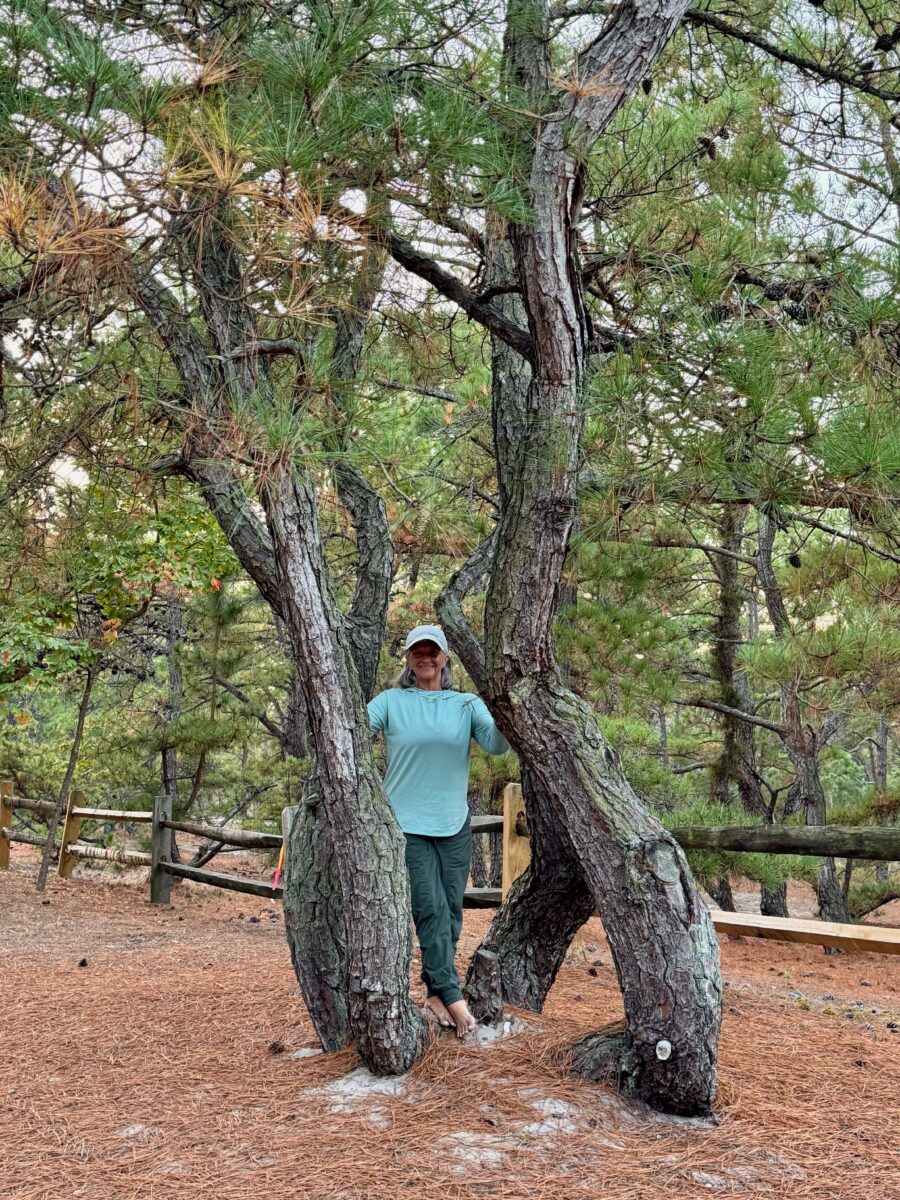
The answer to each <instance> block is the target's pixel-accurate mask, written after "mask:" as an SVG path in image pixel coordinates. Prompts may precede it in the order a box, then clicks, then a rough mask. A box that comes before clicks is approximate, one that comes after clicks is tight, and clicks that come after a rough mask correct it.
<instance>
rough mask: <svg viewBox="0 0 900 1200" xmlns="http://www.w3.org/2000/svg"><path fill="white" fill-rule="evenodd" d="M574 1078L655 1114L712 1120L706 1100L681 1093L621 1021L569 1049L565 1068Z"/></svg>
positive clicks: (590, 1035)
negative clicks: (609, 1090)
mask: <svg viewBox="0 0 900 1200" xmlns="http://www.w3.org/2000/svg"><path fill="white" fill-rule="evenodd" d="M569 1069H570V1070H571V1072H572V1074H574V1075H580V1076H582V1077H583V1078H585V1079H590V1080H592V1081H593V1082H594V1083H599V1084H602V1085H604V1086H606V1087H614V1088H615V1089H616V1091H618V1092H619V1093H620V1094H621V1095H623V1096H626V1097H628V1098H629V1099H633V1100H639V1101H641V1102H642V1103H643V1104H646V1105H647V1106H648V1108H652V1109H654V1110H655V1111H657V1112H662V1113H667V1114H669V1115H671V1116H678V1117H700V1118H710V1117H712V1115H713V1114H712V1106H711V1102H710V1100H708V1099H707V1098H705V1097H704V1098H702V1099H700V1100H698V1099H696V1098H695V1097H693V1096H691V1095H690V1094H685V1091H684V1090H682V1089H680V1088H679V1087H678V1085H677V1080H676V1079H675V1077H674V1073H673V1071H672V1070H671V1069H670V1070H668V1071H666V1070H665V1064H664V1063H663V1062H660V1061H658V1059H657V1057H656V1056H653V1057H652V1058H650V1059H649V1060H648V1056H647V1053H646V1050H645V1051H644V1053H643V1054H642V1053H641V1052H640V1050H639V1048H638V1046H637V1044H636V1043H635V1041H634V1039H633V1038H632V1036H631V1034H630V1032H629V1030H628V1026H627V1024H626V1022H625V1021H613V1022H612V1023H611V1024H609V1025H605V1026H604V1027H603V1028H602V1029H600V1030H598V1031H597V1032H596V1033H591V1034H588V1036H587V1037H583V1038H580V1039H579V1040H578V1041H577V1042H575V1043H574V1045H573V1047H572V1057H571V1061H570V1068H569Z"/></svg>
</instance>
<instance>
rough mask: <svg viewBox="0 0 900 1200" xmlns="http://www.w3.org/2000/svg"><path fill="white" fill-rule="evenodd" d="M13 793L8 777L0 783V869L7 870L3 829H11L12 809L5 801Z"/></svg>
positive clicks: (7, 850) (7, 859) (5, 842)
mask: <svg viewBox="0 0 900 1200" xmlns="http://www.w3.org/2000/svg"><path fill="white" fill-rule="evenodd" d="M12 794H13V785H12V783H11V782H10V781H9V780H8V779H4V780H3V782H2V783H0V871H8V870H9V841H8V839H7V838H5V837H4V836H3V830H4V829H12V818H13V810H12V809H11V808H10V807H9V805H8V804H7V803H6V798H7V796H11V795H12Z"/></svg>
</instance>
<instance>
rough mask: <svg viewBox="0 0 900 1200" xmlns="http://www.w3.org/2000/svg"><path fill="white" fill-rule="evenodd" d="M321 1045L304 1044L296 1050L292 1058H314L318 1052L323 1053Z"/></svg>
mask: <svg viewBox="0 0 900 1200" xmlns="http://www.w3.org/2000/svg"><path fill="white" fill-rule="evenodd" d="M321 1053H322V1048H321V1046H304V1047H303V1048H302V1049H300V1050H294V1051H293V1052H292V1054H291V1058H313V1057H314V1056H315V1055H316V1054H321Z"/></svg>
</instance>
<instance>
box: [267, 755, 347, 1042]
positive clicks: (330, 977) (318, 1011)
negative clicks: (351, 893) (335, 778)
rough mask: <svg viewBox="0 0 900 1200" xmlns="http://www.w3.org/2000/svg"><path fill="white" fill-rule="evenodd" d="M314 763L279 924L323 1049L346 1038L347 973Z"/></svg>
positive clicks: (292, 844)
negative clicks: (282, 920) (282, 924)
mask: <svg viewBox="0 0 900 1200" xmlns="http://www.w3.org/2000/svg"><path fill="white" fill-rule="evenodd" d="M320 800H321V798H320V796H319V791H318V778H317V774H316V768H315V763H313V764H312V765H311V766H310V769H309V771H308V773H307V776H306V780H305V782H304V788H303V797H302V800H301V803H300V808H299V810H298V813H297V816H296V818H295V820H294V824H293V827H292V829H291V831H290V835H289V844H288V848H287V849H288V852H287V855H286V858H285V862H286V867H287V869H286V871H285V878H284V896H283V904H284V925H285V933H286V935H287V940H288V945H289V947H290V951H291V962H292V963H293V965H294V972H295V974H296V976H297V982H298V983H299V985H300V992H301V994H302V996H303V1000H304V1003H305V1004H306V1007H307V1010H308V1012H309V1015H310V1017H311V1018H312V1022H313V1025H314V1027H315V1030H316V1034H317V1035H318V1037H319V1040H320V1042H321V1043H322V1048H323V1050H328V1051H332V1050H340V1049H341V1048H342V1047H343V1046H346V1045H347V1043H348V1042H349V1041H350V1040H351V1037H352V1031H351V1026H350V1004H349V991H350V974H349V959H348V950H347V936H346V930H345V928H344V913H343V895H342V892H341V882H340V878H339V875H338V870H337V864H336V862H335V856H334V848H333V843H332V840H331V835H330V833H329V831H328V824H327V822H326V819H325V810H324V807H323V806H322V804H321V802H320Z"/></svg>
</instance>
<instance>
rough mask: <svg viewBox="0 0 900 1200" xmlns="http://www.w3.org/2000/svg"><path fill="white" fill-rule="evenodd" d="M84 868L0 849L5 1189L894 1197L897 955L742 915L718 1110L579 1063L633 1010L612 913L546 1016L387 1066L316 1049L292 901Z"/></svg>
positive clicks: (611, 1199)
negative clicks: (589, 1045)
mask: <svg viewBox="0 0 900 1200" xmlns="http://www.w3.org/2000/svg"><path fill="white" fill-rule="evenodd" d="M222 863H223V865H222V866H221V867H220V869H223V870H232V869H234V867H235V866H236V865H238V864H237V863H236V862H235V860H234V859H233V858H231V857H230V858H229V859H223V860H222ZM79 871H80V872H81V877H78V876H76V877H75V878H73V879H72V880H70V881H60V880H57V879H55V878H54V879H52V880H51V883H50V885H49V887H48V890H47V892H46V893H45V895H44V896H43V897H41V896H39V895H38V894H37V893H36V892H35V891H34V886H33V881H34V877H35V874H36V866H35V859H34V856H33V854H32V853H31V851H30V850H28V849H27V848H25V847H15V848H14V853H13V864H12V868H11V870H10V871H8V872H0V1010H2V1014H3V1017H2V1030H3V1036H2V1047H3V1049H2V1058H0V1062H2V1069H0V1114H2V1116H0V1122H2V1126H0V1127H2V1143H0V1145H2V1163H0V1196H2V1197H3V1200H37V1198H42V1200H43V1198H50V1197H52V1198H53V1200H62V1198H63V1197H66V1198H67V1197H70V1196H72V1197H85V1198H87V1200H120V1198H121V1200H125V1198H126V1197H128V1198H131V1197H147V1198H151V1200H194V1198H196V1200H200V1198H202V1200H238V1198H241V1200H243V1198H244V1197H254V1198H255V1197H260V1198H268V1197H273V1198H274V1197H279V1198H281V1197H287V1198H291V1200H294V1198H296V1200H307V1198H308V1200H325V1198H328V1200H333V1198H334V1200H398V1198H399V1197H403V1196H415V1197H417V1198H421V1200H439V1198H440V1200H489V1198H494V1197H497V1198H503V1200H519V1198H521V1200H532V1198H534V1200H538V1198H540V1200H557V1198H559V1200H564V1198H565V1200H567V1198H569V1197H574V1198H578V1200H580V1198H582V1197H583V1198H585V1200H586V1198H587V1197H590V1198H591V1200H596V1198H602V1200H670V1198H675V1197H678V1198H679V1200H683V1198H687V1200H694V1198H696V1197H707V1196H710V1195H722V1196H745V1197H751V1196H783V1197H788V1196H790V1197H792V1198H793V1200H811V1198H813V1197H815V1198H816V1200H825V1198H835V1200H900V960H898V959H897V958H890V957H886V956H885V957H882V956H878V955H873V954H865V955H847V954H843V955H838V956H833V957H826V956H825V955H824V953H823V952H822V950H821V949H819V948H816V947H808V946H794V945H785V944H777V943H774V942H760V941H732V940H727V939H726V940H725V941H724V942H723V945H722V956H723V967H724V977H725V981H726V992H725V1017H724V1024H723V1032H722V1044H721V1056H720V1075H719V1079H720V1086H719V1099H718V1103H717V1110H716V1119H715V1120H714V1121H709V1122H702V1123H701V1122H690V1121H677V1120H672V1119H665V1118H661V1117H658V1116H656V1115H654V1114H651V1113H648V1112H647V1111H645V1110H643V1109H642V1108H640V1107H639V1106H636V1105H633V1104H630V1103H625V1102H623V1101H622V1100H621V1099H620V1098H619V1097H618V1096H617V1095H615V1094H614V1093H613V1092H612V1091H609V1090H607V1089H604V1088H600V1087H597V1086H596V1085H592V1084H588V1083H584V1082H582V1081H580V1080H575V1079H572V1078H571V1077H569V1076H567V1074H566V1072H565V1048H566V1046H567V1044H568V1043H569V1041H570V1040H571V1039H572V1037H573V1036H577V1035H578V1034H580V1033H585V1032H588V1031H590V1030H591V1029H596V1028H598V1027H599V1026H600V1025H602V1024H604V1023H606V1022H607V1021H610V1020H613V1019H615V1018H616V1017H617V1016H619V1015H620V1012H621V1009H620V1004H619V999H618V992H617V989H616V986H615V978H614V975H613V972H612V967H611V962H610V955H609V950H608V948H607V945H606V942H605V940H604V937H603V931H602V929H601V927H600V925H599V923H598V922H596V921H592V922H590V923H589V924H588V925H587V926H585V928H584V929H583V930H582V931H581V933H580V934H579V936H578V939H577V940H576V943H575V945H574V946H573V948H572V951H571V953H570V955H569V958H568V960H567V962H566V963H565V964H564V966H563V969H562V971H561V972H560V977H559V979H558V981H557V983H556V985H555V986H554V988H553V991H552V993H551V996H550V998H549V1001H548V1003H547V1006H546V1008H545V1011H544V1013H543V1014H541V1016H539V1017H535V1016H533V1015H527V1014H512V1017H513V1018H514V1019H513V1020H511V1023H510V1026H509V1029H508V1030H507V1032H506V1036H504V1037H500V1038H497V1039H493V1040H483V1041H481V1042H473V1043H472V1044H463V1045H461V1044H459V1043H458V1042H457V1041H456V1040H455V1039H454V1038H453V1037H452V1036H450V1035H443V1036H439V1037H438V1038H437V1039H436V1040H435V1042H434V1043H433V1044H432V1046H431V1047H430V1048H429V1050H428V1052H427V1053H426V1055H425V1057H424V1059H423V1060H422V1062H420V1063H419V1064H418V1065H417V1066H416V1068H415V1069H414V1070H413V1071H412V1072H410V1074H409V1075H408V1076H406V1077H404V1078H402V1079H400V1080H374V1079H372V1078H371V1077H369V1076H368V1075H367V1074H366V1072H365V1071H364V1070H362V1069H361V1068H360V1067H359V1064H358V1062H357V1060H356V1058H355V1055H354V1053H353V1051H352V1050H348V1051H344V1052H341V1053H340V1054H337V1055H323V1054H321V1053H319V1052H318V1051H317V1048H316V1042H315V1038H314V1035H313V1033H312V1029H311V1026H310V1023H309V1020H308V1018H307V1016H306V1014H305V1011H304V1009H303V1006H302V1004H301V1002H300V1000H299V996H298V993H297V988H296V984H295V981H294V977H293V973H292V970H291V965H290V960H289V955H288V951H287V946H286V943H285V939H284V932H283V926H282V920H281V914H280V910H279V907H278V906H277V905H276V904H274V903H272V902H268V901H263V900H258V899H256V898H254V897H247V896H238V895H233V894H230V893H224V892H217V891H213V890H212V889H209V888H203V887H200V886H197V885H193V884H184V885H179V886H178V887H177V888H176V889H175V895H174V897H173V903H172V905H171V906H170V907H167V908H162V909H159V908H151V906H150V905H149V903H148V889H147V886H146V883H145V882H144V879H145V874H146V873H145V872H143V871H128V872H124V873H122V874H120V875H118V876H115V875H113V874H112V872H111V869H110V868H108V867H105V868H103V869H102V870H101V871H96V870H90V869H87V868H79ZM808 899H809V896H808V893H806V892H805V891H804V890H803V889H802V888H800V889H795V890H794V893H793V894H792V896H791V905H792V910H794V911H796V912H797V915H802V908H803V905H804V903H806V902H808ZM751 902H752V899H751V898H749V897H747V896H745V895H742V898H741V907H745V906H747V905H749V904H750V903H751ZM489 920H490V914H489V913H486V912H471V913H468V914H467V916H466V926H465V930H464V934H463V941H462V945H461V963H462V962H463V961H464V959H465V957H467V955H468V953H470V952H471V950H472V949H473V948H474V946H475V945H476V944H477V941H478V938H479V936H480V934H481V933H482V932H483V930H484V929H485V928H486V926H487V923H488V921H489ZM414 969H415V968H414ZM414 994H415V989H414Z"/></svg>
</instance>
